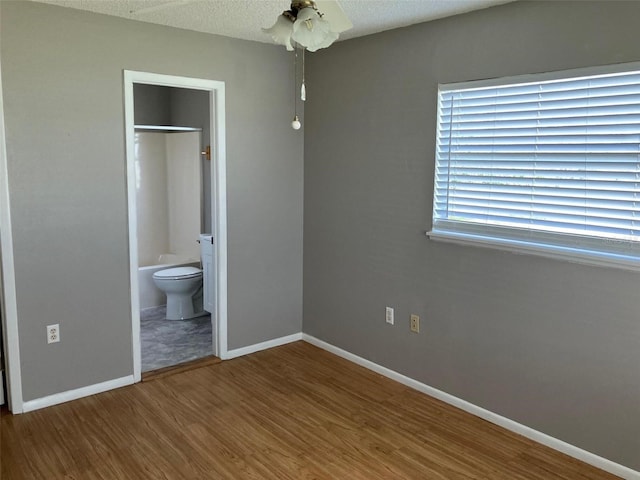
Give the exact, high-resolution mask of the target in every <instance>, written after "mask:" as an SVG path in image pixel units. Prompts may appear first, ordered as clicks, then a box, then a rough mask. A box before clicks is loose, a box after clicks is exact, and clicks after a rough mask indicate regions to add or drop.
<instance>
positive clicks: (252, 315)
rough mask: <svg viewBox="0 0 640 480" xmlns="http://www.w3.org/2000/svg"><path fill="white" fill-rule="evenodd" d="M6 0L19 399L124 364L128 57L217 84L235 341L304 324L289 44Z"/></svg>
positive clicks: (101, 375)
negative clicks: (222, 94)
mask: <svg viewBox="0 0 640 480" xmlns="http://www.w3.org/2000/svg"><path fill="white" fill-rule="evenodd" d="M0 8H1V9H2V16H1V19H2V23H1V29H0V32H1V33H0V35H1V37H0V39H1V48H2V50H1V58H2V81H3V90H4V102H5V103H4V107H5V121H6V136H7V150H8V169H9V187H10V194H11V202H12V204H11V207H12V212H11V213H12V219H13V225H12V226H13V235H14V239H13V240H14V247H15V250H14V255H15V265H16V286H17V292H18V294H17V303H18V316H19V319H18V321H19V334H20V353H21V366H22V375H23V378H22V381H23V395H24V399H25V400H32V399H35V398H39V397H42V396H46V395H51V394H54V393H58V392H62V391H66V390H69V389H74V388H79V387H83V386H86V385H91V384H95V383H98V382H102V381H107V380H110V379H113V378H117V377H122V376H126V375H130V374H132V358H131V319H130V310H129V309H130V295H129V266H128V240H127V198H126V185H125V180H126V173H125V153H124V152H125V145H124V134H125V132H124V111H123V110H124V109H123V73H122V72H123V69H130V70H138V71H148V72H156V73H164V74H172V75H181V76H188V77H197V78H209V79H215V80H222V81H225V82H226V101H227V102H226V115H227V125H226V126H227V162H228V190H227V199H228V230H229V231H228V242H229V249H228V253H229V259H228V261H229V278H228V288H229V297H228V299H229V348H231V349H233V348H238V347H242V346H245V345H251V344H254V343H257V342H261V341H265V340H268V339H271V338H275V337H280V336H283V335H288V334H291V333H295V332H299V331H300V329H301V317H302V281H301V280H302V194H303V193H302V192H303V188H302V181H303V165H302V153H303V151H302V136H301V135H300V134H299V133H300V132H297V133H296V132H294V131H293V130H291V127H290V126H289V122H290V118H289V117H290V110H291V109H290V101H291V89H292V83H291V80H290V79H289V77H290V75H289V72H290V68H289V67H290V62H289V60H290V59H289V56H288V55H287V54H286V52H285V50H284V49H282V48H278V47H276V46H271V45H262V44H257V43H252V42H246V41H241V40H232V39H228V38H224V37H216V36H211V35H205V34H198V33H195V32H188V31H184V30H178V29H172V28H168V27H162V26H156V25H151V24H146V23H138V22H133V21H128V20H124V19H119V18H114V17H107V16H103V15H97V14H91V13H87V12H82V11H78V10H72V9H65V8H60V7H54V6H48V5H42V4H38V3H32V2H13V1H2V2H0ZM58 322H59V323H60V328H61V339H62V341H61V342H60V343H59V344H55V345H47V344H46V335H45V325H48V324H50V323H58Z"/></svg>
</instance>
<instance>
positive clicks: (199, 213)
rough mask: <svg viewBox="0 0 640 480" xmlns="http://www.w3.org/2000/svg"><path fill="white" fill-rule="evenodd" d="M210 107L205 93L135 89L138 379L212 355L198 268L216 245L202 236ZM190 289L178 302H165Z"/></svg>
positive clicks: (207, 201) (206, 224)
mask: <svg viewBox="0 0 640 480" xmlns="http://www.w3.org/2000/svg"><path fill="white" fill-rule="evenodd" d="M209 108H210V106H209V93H208V92H206V91H202V90H191V89H185V88H173V87H165V86H158V85H147V84H139V83H136V84H134V122H135V136H134V139H135V170H136V175H135V178H136V180H135V181H136V199H135V203H136V219H137V253H138V255H137V256H138V287H139V288H138V289H139V305H140V342H141V356H142V372H143V374H145V373H146V374H148V373H149V372H157V371H160V370H161V369H164V368H167V367H171V366H174V365H177V364H184V363H185V362H190V361H193V360H197V359H202V358H213V357H212V356H213V355H214V354H215V353H216V352H215V344H216V342H215V340H216V339H215V332H216V329H215V328H213V325H212V317H211V314H210V313H209V311H213V308H211V305H209V308H208V310H209V311H207V310H204V309H203V301H206V302H209V303H210V302H211V299H210V298H204V297H205V295H204V292H203V288H202V277H203V273H202V267H203V265H202V263H201V256H202V253H203V252H204V253H205V255H206V254H208V253H209V254H210V252H211V249H212V244H213V240H212V237H211V236H201V234H203V233H204V232H211V231H212V230H211V182H210V179H211V162H210V156H209V155H208V154H207V147H208V146H209V145H210V138H209V137H210V128H209V127H210V120H209V118H210V116H209ZM207 258H212V257H207ZM176 280H177V281H176ZM187 283H188V285H189V288H190V290H189V291H188V292H187V293H186V294H184V293H181V294H180V295H179V296H180V299H179V300H176V294H173V297H172V296H171V294H170V295H169V297H168V296H167V290H169V291H170V292H173V291H175V287H176V285H177V284H180V288H184V286H185V285H187Z"/></svg>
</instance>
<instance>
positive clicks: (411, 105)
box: [303, 2, 640, 469]
mask: <svg viewBox="0 0 640 480" xmlns="http://www.w3.org/2000/svg"><path fill="white" fill-rule="evenodd" d="M638 18H640V3H638V2H619V3H618V2H578V3H571V2H516V3H512V4H507V5H504V6H499V7H495V8H491V9H487V10H483V11H478V12H474V13H470V14H466V15H462V16H458V17H452V18H449V19H443V20H440V21H436V22H431V23H427V24H422V25H417V26H413V27H409V28H404V29H400V30H395V31H390V32H386V33H382V34H377V35H373V36H370V37H365V38H361V39H355V40H349V41H346V42H341V43H338V44H337V45H335V46H332V47H331V48H330V49H327V50H324V51H321V52H318V53H315V54H313V55H309V57H308V64H307V65H308V70H307V79H308V80H307V81H308V84H309V85H308V91H309V95H308V98H309V99H308V100H307V103H306V111H305V114H306V127H305V174H304V175H305V223H304V225H305V226H304V233H305V236H304V238H305V240H304V321H303V329H304V331H305V332H306V333H309V334H311V335H314V336H316V337H318V338H320V339H322V340H325V341H327V342H329V343H332V344H334V345H337V346H338V347H341V348H344V349H346V350H348V351H350V352H353V353H355V354H357V355H360V356H362V357H365V358H367V359H370V360H372V361H374V362H376V363H379V364H381V365H384V366H386V367H389V368H391V369H393V370H396V371H398V372H401V373H403V374H405V375H408V376H410V377H412V378H415V379H417V380H419V381H421V382H424V383H427V384H429V385H431V386H433V387H436V388H438V389H441V390H443V391H445V392H448V393H450V394H453V395H455V396H458V397H460V398H463V399H465V400H468V401H470V402H472V403H474V404H476V405H479V406H481V407H484V408H487V409H489V410H491V411H493V412H496V413H499V414H501V415H504V416H506V417H508V418H511V419H513V420H515V421H518V422H521V423H523V424H525V425H528V426H530V427H533V428H535V429H537V430H540V431H542V432H545V433H547V434H549V435H552V436H554V437H557V438H559V439H561V440H565V441H567V442H569V443H572V444H574V445H577V446H578V447H582V448H584V449H586V450H588V451H591V452H594V453H596V454H599V455H602V456H604V457H606V458H609V459H611V460H613V461H616V462H619V463H622V464H624V465H627V466H629V467H632V468H635V469H640V348H638V347H639V345H640V320H639V317H640V306H639V302H638V291H639V286H640V276H639V275H638V274H637V273H631V272H629V271H623V270H615V269H607V268H599V267H589V266H584V265H576V264H571V263H567V262H564V261H560V260H552V259H546V258H540V257H533V256H527V255H514V254H511V253H507V252H501V251H495V250H488V249H479V248H473V247H463V246H457V245H452V244H446V243H436V242H433V241H430V240H428V239H427V238H426V237H425V235H424V232H425V230H428V229H429V228H430V221H431V220H430V219H431V206H432V194H433V169H434V150H435V130H436V124H435V120H436V93H437V84H438V83H439V82H440V83H446V82H458V81H465V80H473V79H481V78H487V77H500V76H506V75H518V74H526V73H535V72H545V71H552V70H562V69H569V68H576V67H586V66H593V65H601V64H610V63H616V62H625V61H637V60H640V50H639V49H638V25H637V20H638ZM385 305H390V306H393V307H395V313H396V325H395V326H390V325H387V324H386V323H385V316H384V307H385ZM411 313H416V314H419V315H420V317H421V319H422V324H421V333H420V334H418V335H416V334H412V333H410V332H409V315H410V314H411Z"/></svg>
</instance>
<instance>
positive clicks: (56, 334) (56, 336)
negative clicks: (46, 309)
mask: <svg viewBox="0 0 640 480" xmlns="http://www.w3.org/2000/svg"><path fill="white" fill-rule="evenodd" d="M59 341H60V325H59V324H57V323H56V324H55V325H47V343H57V342H59Z"/></svg>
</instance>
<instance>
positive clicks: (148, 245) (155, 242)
mask: <svg viewBox="0 0 640 480" xmlns="http://www.w3.org/2000/svg"><path fill="white" fill-rule="evenodd" d="M135 152H136V177H137V178H136V209H137V215H136V219H137V223H138V266H140V267H145V266H148V265H156V264H157V263H158V257H159V256H160V255H161V254H163V253H170V252H171V248H170V245H169V201H168V194H167V143H166V134H164V133H157V132H136V134H135Z"/></svg>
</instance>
